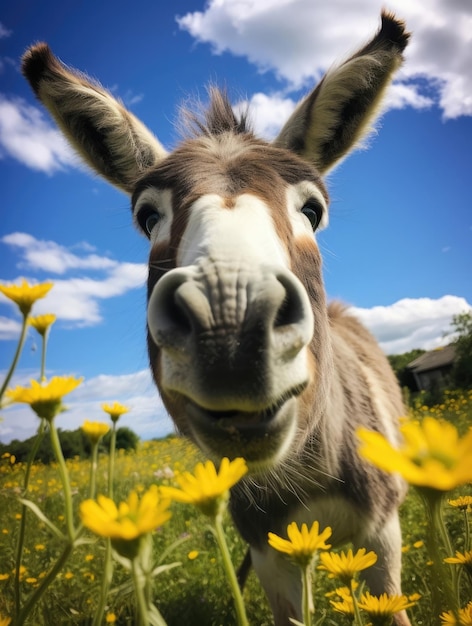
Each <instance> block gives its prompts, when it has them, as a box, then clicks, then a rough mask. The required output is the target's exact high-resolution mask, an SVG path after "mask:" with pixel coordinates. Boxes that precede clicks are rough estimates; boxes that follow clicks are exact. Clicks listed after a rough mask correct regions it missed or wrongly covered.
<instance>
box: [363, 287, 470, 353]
mask: <svg viewBox="0 0 472 626" xmlns="http://www.w3.org/2000/svg"><path fill="white" fill-rule="evenodd" d="M351 310H352V312H353V313H354V314H355V315H356V316H357V317H358V318H359V319H360V320H361V321H362V322H363V323H364V324H365V325H366V326H367V328H368V329H369V330H370V331H371V332H372V333H373V334H374V336H375V337H376V339H377V341H379V343H380V345H381V347H382V348H383V350H384V351H385V352H386V353H387V354H402V353H404V352H408V351H409V350H413V349H414V348H423V349H424V350H432V349H434V348H437V347H438V346H442V345H445V344H447V343H449V342H450V340H451V338H450V337H445V336H444V335H445V333H448V332H450V331H451V321H452V316H453V315H456V314H457V313H463V312H464V311H470V310H471V305H470V304H469V303H468V302H467V301H466V300H465V298H460V297H458V296H451V295H447V296H443V297H442V298H438V299H437V300H434V299H432V298H404V299H403V300H399V301H398V302H395V303H394V304H391V305H390V306H374V307H372V308H371V309H362V308H357V307H353V308H352V309H351Z"/></svg>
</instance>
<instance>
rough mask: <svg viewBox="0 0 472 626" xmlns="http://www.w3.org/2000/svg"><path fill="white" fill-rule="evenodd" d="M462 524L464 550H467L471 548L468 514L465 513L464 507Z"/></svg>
mask: <svg viewBox="0 0 472 626" xmlns="http://www.w3.org/2000/svg"><path fill="white" fill-rule="evenodd" d="M464 526H465V542H464V545H465V550H464V552H467V551H468V550H470V549H471V548H472V546H471V543H470V528H469V515H468V513H467V509H466V508H465V509H464Z"/></svg>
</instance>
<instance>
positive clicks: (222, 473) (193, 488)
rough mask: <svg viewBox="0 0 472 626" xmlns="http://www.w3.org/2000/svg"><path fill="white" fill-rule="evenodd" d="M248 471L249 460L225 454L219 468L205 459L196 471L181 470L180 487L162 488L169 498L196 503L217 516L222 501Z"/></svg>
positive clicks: (165, 495) (205, 512) (211, 515)
mask: <svg viewBox="0 0 472 626" xmlns="http://www.w3.org/2000/svg"><path fill="white" fill-rule="evenodd" d="M246 472H247V465H246V461H245V460H244V459H242V458H236V459H234V460H233V461H230V460H229V459H228V458H226V457H225V458H223V459H222V460H221V464H220V469H219V471H218V472H217V471H216V468H215V466H214V464H213V462H212V461H206V462H205V463H197V465H196V467H195V470H194V473H193V474H191V473H190V472H182V474H179V475H178V476H176V481H177V483H178V484H179V486H180V489H176V488H175V487H160V491H161V494H162V495H163V496H164V497H166V498H170V499H171V500H175V501H176V502H184V503H186V504H194V505H195V506H197V507H198V508H199V509H200V510H201V511H202V512H203V513H204V514H205V515H208V516H210V517H214V516H216V515H217V514H218V513H219V511H220V506H221V504H222V503H223V504H224V503H225V502H226V500H227V499H228V496H229V489H230V488H231V487H233V485H235V484H236V483H237V482H238V481H239V480H240V479H241V478H242V477H243V476H244V474H246Z"/></svg>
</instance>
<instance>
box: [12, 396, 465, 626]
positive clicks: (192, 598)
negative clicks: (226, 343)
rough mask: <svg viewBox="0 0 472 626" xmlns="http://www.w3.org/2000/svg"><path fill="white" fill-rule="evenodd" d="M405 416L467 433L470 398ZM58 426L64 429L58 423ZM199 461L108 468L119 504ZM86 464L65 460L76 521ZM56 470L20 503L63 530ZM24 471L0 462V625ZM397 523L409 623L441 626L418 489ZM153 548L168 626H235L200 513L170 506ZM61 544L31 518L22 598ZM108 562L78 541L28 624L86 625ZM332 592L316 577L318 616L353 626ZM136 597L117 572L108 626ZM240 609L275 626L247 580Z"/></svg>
mask: <svg viewBox="0 0 472 626" xmlns="http://www.w3.org/2000/svg"><path fill="white" fill-rule="evenodd" d="M411 413H412V415H411V417H413V418H415V419H422V418H423V417H424V416H425V415H432V416H434V417H435V418H437V419H442V420H447V421H449V422H451V423H453V424H454V426H455V427H456V428H457V430H458V431H459V432H460V433H461V434H464V433H465V432H466V431H467V430H468V429H469V428H470V425H471V424H472V391H469V392H447V393H446V394H445V396H444V401H443V403H442V404H440V405H437V406H434V407H426V406H422V405H421V404H420V402H417V405H416V407H415V408H413V409H412V410H411ZM56 421H57V423H58V425H60V415H59V416H58V417H57V418H56ZM201 460H202V459H201V456H200V453H199V451H198V450H197V449H196V448H195V447H194V446H193V445H192V444H191V443H189V442H187V441H185V440H182V439H179V438H177V437H168V438H166V439H163V440H159V441H145V442H141V443H140V445H139V447H138V449H137V451H135V452H127V453H124V452H122V451H118V453H117V455H116V458H115V468H114V496H115V501H117V502H119V501H121V500H124V499H126V497H127V495H128V493H129V492H130V491H131V490H136V491H137V493H138V494H142V493H144V492H146V490H147V489H148V488H149V487H150V485H152V484H157V485H173V484H174V482H175V480H174V479H175V476H176V475H178V474H179V473H181V472H184V471H187V470H188V471H192V470H193V468H194V467H195V464H196V463H197V462H198V461H201ZM90 462H91V461H90V459H81V458H75V459H71V460H68V461H66V465H67V470H68V473H69V476H70V485H71V492H72V501H73V509H74V517H75V518H76V519H77V518H78V506H79V503H80V502H81V501H83V500H85V499H86V498H87V497H88V495H89V479H90ZM58 469H59V468H58V466H57V464H55V463H51V464H49V465H42V464H41V463H37V462H36V463H34V464H33V465H32V467H31V475H30V479H29V486H28V493H27V494H26V497H27V498H28V499H29V500H31V501H32V502H34V503H36V504H37V506H38V507H39V509H40V510H41V511H42V512H44V513H45V514H46V515H47V517H48V518H49V520H52V521H54V523H55V524H56V525H57V527H58V528H59V529H62V528H63V525H64V524H65V520H64V495H63V490H62V483H61V480H60V477H59V475H58ZM24 472H25V464H24V463H19V462H16V460H15V459H14V458H12V457H11V456H10V455H9V454H8V453H5V454H4V455H3V457H2V458H1V459H0V616H2V615H3V616H5V615H7V616H8V615H12V614H13V610H14V573H15V568H16V546H17V541H18V533H19V527H20V521H21V516H22V505H21V503H20V501H19V496H20V495H21V494H22V491H23V480H24ZM95 478H96V482H97V485H96V490H97V491H96V492H97V493H98V494H100V493H107V484H108V455H106V454H102V455H101V456H100V457H99V459H98V465H97V470H96V472H95ZM447 495H448V498H455V497H457V496H458V495H469V496H472V489H471V486H470V484H469V485H465V486H462V487H460V488H459V489H456V490H454V491H451V492H449V493H448V494H447ZM23 514H24V511H23ZM445 518H446V524H447V526H448V529H449V531H450V535H451V538H452V543H453V546H454V549H455V550H457V551H465V550H466V549H467V546H465V541H466V539H465V533H464V526H463V517H462V515H461V512H460V511H459V510H457V509H456V508H454V507H451V506H448V505H447V504H446V506H445ZM401 519H402V528H403V543H404V547H403V553H404V554H403V581H404V582H403V587H404V589H403V590H404V593H405V595H407V596H409V597H410V598H414V599H415V601H416V604H415V605H414V606H413V607H412V608H411V609H410V610H409V614H410V616H411V619H412V621H413V623H414V624H416V625H418V626H421V625H424V626H435V624H439V623H440V622H439V620H438V616H437V615H433V614H432V606H433V604H434V602H433V600H434V598H432V593H434V592H432V589H433V586H432V581H431V576H432V573H431V570H432V568H431V561H430V557H429V555H428V552H427V550H426V545H425V543H426V541H425V540H426V537H425V534H426V532H427V530H426V521H425V516H424V511H423V507H422V504H421V502H420V500H419V498H418V496H417V494H416V492H415V490H414V489H410V492H409V494H408V497H407V499H406V501H405V503H404V505H403V506H402V509H401ZM224 527H225V533H226V538H227V542H228V546H229V550H230V553H231V558H232V561H233V563H234V564H235V565H236V566H237V565H239V563H241V561H242V559H243V556H244V553H245V550H246V547H245V545H244V544H243V542H242V541H241V540H240V539H239V537H238V535H237V533H236V531H235V530H234V528H233V526H232V523H231V519H230V517H229V515H225V517H224ZM152 539H153V557H154V561H155V562H156V563H157V564H166V563H176V564H177V565H175V567H173V568H172V569H169V570H166V571H163V572H161V573H159V574H158V575H157V576H155V578H154V582H153V584H154V589H153V597H154V600H155V602H156V604H157V606H158V607H159V610H160V612H161V613H162V615H163V616H164V618H165V620H166V622H167V624H168V625H169V626H174V625H175V626H177V625H179V626H181V625H188V626H194V625H195V626H197V625H199V626H201V625H208V626H213V625H214V626H231V625H232V624H236V618H235V616H234V605H233V600H232V596H231V592H230V590H229V587H228V585H227V583H226V579H225V573H224V569H223V567H222V563H221V557H220V554H219V551H218V549H217V545H216V542H215V538H214V536H213V534H212V532H211V531H210V530H209V528H208V523H207V519H206V518H205V517H204V516H203V515H202V514H201V513H200V512H199V511H198V509H197V508H195V507H193V506H189V505H183V504H178V503H174V504H173V505H172V517H171V519H170V521H169V522H167V523H166V524H164V525H163V526H162V527H161V528H160V529H158V530H157V531H156V532H154V533H153V535H152ZM60 544H61V542H60V539H59V538H58V537H56V535H55V533H54V532H52V531H51V529H50V527H49V526H48V524H46V523H45V522H44V521H42V520H41V519H39V518H38V516H36V515H35V514H34V513H33V512H32V511H31V510H28V511H27V515H26V533H25V543H24V550H23V560H22V565H21V568H20V586H21V595H22V597H23V598H28V596H29V595H30V594H32V593H33V592H34V590H35V589H36V588H37V587H38V585H39V584H40V582H41V580H42V578H44V577H45V576H46V575H47V572H48V570H49V568H50V567H51V563H52V562H53V561H54V560H55V559H57V558H58V555H59V554H60V551H61V545H60ZM468 549H470V548H468ZM104 558H105V544H104V542H103V540H102V539H100V538H98V537H96V536H94V535H92V534H89V533H85V534H84V537H83V541H82V542H81V543H80V544H79V545H77V546H76V547H75V549H74V551H73V553H72V554H71V555H70V557H69V558H68V560H67V561H66V562H65V564H64V566H63V567H62V569H61V571H60V572H59V574H58V575H57V576H56V578H55V580H54V582H53V583H52V584H51V585H50V586H49V588H48V589H47V591H46V592H45V594H44V595H43V597H42V598H41V601H40V602H38V603H37V605H35V607H34V609H33V611H32V613H31V614H30V616H29V618H28V620H27V622H26V623H28V624H35V625H38V626H39V625H43V624H44V625H51V624H54V625H55V626H56V625H60V624H80V625H86V624H92V621H93V615H94V612H95V610H96V604H97V598H98V596H99V595H100V585H101V579H102V574H103V568H104ZM468 584H469V583H468V581H467V580H466V578H465V577H462V585H463V597H464V598H465V600H467V601H468V600H470V599H471V597H472V594H470V587H469V588H468ZM338 586H339V582H338V583H337V582H336V580H333V579H330V578H329V577H328V576H327V575H326V572H317V573H316V576H315V581H314V596H315V598H316V607H317V615H318V616H323V615H324V616H325V618H324V620H323V624H326V625H328V626H334V625H337V626H340V625H342V624H351V623H352V617H346V616H344V615H342V614H340V613H336V612H334V611H333V609H332V606H331V604H330V600H332V599H335V595H334V590H335V589H336V587H338ZM467 589H468V590H469V593H468V591H467ZM132 591H133V589H132V586H131V585H130V584H129V572H128V571H127V570H126V569H125V568H123V567H122V566H121V565H120V564H119V563H116V564H115V567H114V574H113V581H112V585H111V588H110V592H109V594H108V597H107V604H106V608H105V623H116V624H134V623H135V621H134V620H135V608H134V596H133V593H132ZM418 596H419V597H418ZM244 602H245V605H246V611H247V616H248V621H249V623H250V624H252V625H254V626H268V625H270V624H271V623H272V620H271V615H270V611H269V608H268V605H267V601H266V599H265V597H264V595H263V592H262V591H261V589H260V586H259V583H258V581H257V579H256V577H255V575H254V573H251V574H250V576H249V579H248V582H247V584H246V586H245V589H244ZM441 623H442V622H441ZM450 623H453V622H450ZM464 623H465V622H464ZM467 623H468V622H467Z"/></svg>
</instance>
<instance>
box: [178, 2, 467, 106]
mask: <svg viewBox="0 0 472 626" xmlns="http://www.w3.org/2000/svg"><path fill="white" fill-rule="evenodd" d="M384 4H385V3H384V2H383V0H376V1H375V2H372V0H351V1H349V2H346V0H332V1H331V2H324V3H320V2H313V1H312V0H210V1H209V2H208V4H207V5H206V8H205V10H204V11H195V12H192V13H187V14H186V15H183V16H181V17H178V18H177V22H178V24H179V26H180V28H182V29H184V30H187V31H188V32H189V33H190V34H191V35H192V36H193V37H194V38H195V39H196V40H197V41H199V42H204V43H209V44H210V45H211V46H212V48H213V51H214V53H215V54H221V53H223V52H226V51H228V52H231V53H232V54H235V55H239V56H244V57H246V58H247V59H248V60H249V61H250V62H252V63H254V64H255V65H256V66H257V67H258V68H259V69H260V70H261V71H267V70H271V71H274V72H275V73H276V74H277V76H278V77H279V78H280V79H281V80H282V81H285V82H286V83H287V85H288V88H289V89H290V88H299V87H301V86H303V85H305V84H306V83H307V80H310V82H313V81H314V80H317V79H319V77H320V75H321V73H322V72H324V71H326V70H327V69H328V68H329V67H330V66H331V65H332V64H333V62H334V61H336V60H340V55H346V53H348V52H349V51H353V50H355V49H356V48H357V47H358V46H359V44H360V43H361V42H363V41H366V40H367V39H368V38H369V37H370V36H371V34H372V33H373V32H374V30H375V29H376V28H377V26H378V19H379V14H380V10H381V8H382V7H383V6H384ZM388 7H389V8H390V9H391V10H393V11H395V12H396V13H397V14H398V16H400V17H402V18H403V19H405V20H406V23H407V27H408V29H409V30H410V31H412V32H413V37H412V40H411V44H410V45H409V46H408V48H407V51H406V59H407V62H406V64H405V66H404V68H403V69H402V72H401V75H400V80H401V81H405V80H408V81H411V79H416V78H419V77H421V78H423V79H426V82H427V84H428V86H429V87H433V88H434V89H433V91H434V93H435V98H436V101H437V102H438V104H439V106H440V107H441V108H442V110H443V115H444V117H445V118H454V117H457V116H459V115H472V66H471V64H470V49H471V43H472V4H471V3H470V2H467V1H464V0H455V1H453V2H451V0H430V2H428V6H427V8H425V5H424V3H420V2H419V1H418V0H390V2H389V3H388ZM341 58H342V57H341ZM407 87H408V89H409V90H410V92H409V93H407V91H405V90H404V91H403V98H400V99H399V96H400V95H401V94H399V92H398V90H397V93H396V96H391V98H392V100H393V101H396V104H397V106H398V105H402V106H406V105H409V106H418V107H419V108H424V106H426V105H427V104H428V105H429V104H430V100H431V98H432V96H431V93H428V94H424V95H422V94H421V93H420V92H419V88H418V87H416V88H415V91H413V92H412V91H411V85H410V83H408V85H407Z"/></svg>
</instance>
